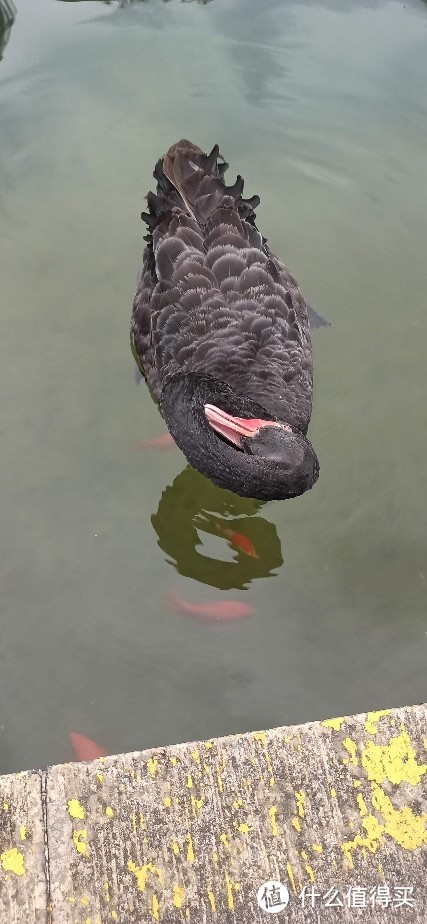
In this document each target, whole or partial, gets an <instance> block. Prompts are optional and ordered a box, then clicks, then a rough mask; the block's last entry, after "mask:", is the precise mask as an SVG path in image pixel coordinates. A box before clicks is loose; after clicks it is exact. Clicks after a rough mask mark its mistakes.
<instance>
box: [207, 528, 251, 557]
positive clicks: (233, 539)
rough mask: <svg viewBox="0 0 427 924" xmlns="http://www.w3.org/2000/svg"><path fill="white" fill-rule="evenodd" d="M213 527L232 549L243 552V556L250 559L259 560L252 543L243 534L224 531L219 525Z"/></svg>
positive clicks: (229, 530)
mask: <svg viewBox="0 0 427 924" xmlns="http://www.w3.org/2000/svg"><path fill="white" fill-rule="evenodd" d="M215 526H216V528H217V530H218V532H219V533H221V536H225V538H226V539H228V541H229V543H230V545H232V546H233V548H235V549H238V551H239V552H244V553H245V555H249V557H250V558H259V556H258V555H257V553H256V551H255V549H254V547H253V545H252V542H250V540H249V539H248V537H247V536H244V535H243V533H236V532H235V531H234V530H232V529H225V528H224V527H223V526H221V525H220V523H215Z"/></svg>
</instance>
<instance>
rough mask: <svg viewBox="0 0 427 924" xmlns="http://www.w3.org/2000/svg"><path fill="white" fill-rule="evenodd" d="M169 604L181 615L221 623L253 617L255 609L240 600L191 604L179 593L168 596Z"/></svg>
mask: <svg viewBox="0 0 427 924" xmlns="http://www.w3.org/2000/svg"><path fill="white" fill-rule="evenodd" d="M167 599H168V601H169V603H171V604H172V606H174V607H175V609H177V610H178V611H179V612H180V613H185V614H186V615H188V616H195V617H200V619H202V620H209V619H215V620H217V621H219V622H230V621H231V620H233V619H242V618H243V617H245V616H252V615H253V612H254V611H253V609H252V607H250V606H248V604H247V603H242V602H241V601H240V600H213V601H212V602H211V603H190V601H189V600H184V598H183V597H180V596H179V594H177V593H171V594H169V596H168V598H167Z"/></svg>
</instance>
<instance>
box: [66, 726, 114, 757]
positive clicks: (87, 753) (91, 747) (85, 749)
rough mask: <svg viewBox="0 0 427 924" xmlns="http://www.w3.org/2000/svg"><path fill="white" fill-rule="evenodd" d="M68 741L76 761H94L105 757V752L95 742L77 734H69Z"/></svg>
mask: <svg viewBox="0 0 427 924" xmlns="http://www.w3.org/2000/svg"><path fill="white" fill-rule="evenodd" d="M70 741H71V746H72V748H73V751H74V756H75V758H76V760H96V758H97V757H106V756H107V752H106V751H104V749H103V748H100V746H99V744H97V743H96V741H91V739H90V738H86V736H85V735H80V734H79V732H70Z"/></svg>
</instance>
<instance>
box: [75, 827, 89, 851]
mask: <svg viewBox="0 0 427 924" xmlns="http://www.w3.org/2000/svg"><path fill="white" fill-rule="evenodd" d="M72 838H73V844H74V846H75V848H76V850H77V853H82V854H85V853H87V843H86V838H87V830H86V828H81V829H80V830H79V831H73V834H72Z"/></svg>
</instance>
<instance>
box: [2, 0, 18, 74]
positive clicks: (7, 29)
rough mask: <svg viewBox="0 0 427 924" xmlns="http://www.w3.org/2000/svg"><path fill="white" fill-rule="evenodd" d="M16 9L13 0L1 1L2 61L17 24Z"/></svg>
mask: <svg viewBox="0 0 427 924" xmlns="http://www.w3.org/2000/svg"><path fill="white" fill-rule="evenodd" d="M15 16H16V7H15V5H14V3H12V0H0V61H1V59H2V57H3V52H4V50H5V48H6V45H7V43H8V41H9V38H10V33H11V29H12V26H13V23H14V22H15Z"/></svg>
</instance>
